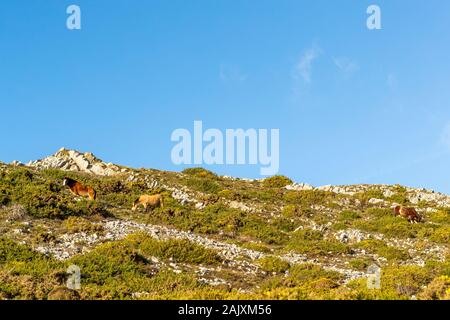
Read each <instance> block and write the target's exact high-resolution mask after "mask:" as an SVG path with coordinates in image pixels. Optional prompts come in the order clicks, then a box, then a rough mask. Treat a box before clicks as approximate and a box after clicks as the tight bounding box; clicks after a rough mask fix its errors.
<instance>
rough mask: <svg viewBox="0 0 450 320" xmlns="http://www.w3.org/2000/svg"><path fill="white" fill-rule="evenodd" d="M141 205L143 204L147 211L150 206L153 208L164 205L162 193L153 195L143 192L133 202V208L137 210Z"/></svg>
mask: <svg viewBox="0 0 450 320" xmlns="http://www.w3.org/2000/svg"><path fill="white" fill-rule="evenodd" d="M139 205H142V206H143V207H144V209H145V211H147V208H148V207H150V208H152V209H153V208H157V207H161V208H163V207H164V203H163V198H162V195H160V194H155V195H153V196H150V195H147V194H143V195H142V196H140V197H139V198H138V199H136V201H134V202H133V208H131V210H133V211H136V209H137V208H138V206H139Z"/></svg>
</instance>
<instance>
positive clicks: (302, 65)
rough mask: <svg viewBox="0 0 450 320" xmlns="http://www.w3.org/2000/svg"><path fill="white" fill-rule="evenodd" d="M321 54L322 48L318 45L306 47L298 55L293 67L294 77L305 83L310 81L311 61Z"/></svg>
mask: <svg viewBox="0 0 450 320" xmlns="http://www.w3.org/2000/svg"><path fill="white" fill-rule="evenodd" d="M321 54H322V49H321V48H319V47H318V46H315V45H314V46H312V47H311V48H309V49H307V50H306V51H305V52H304V53H303V54H302V55H301V57H300V59H299V61H298V62H297V64H296V65H295V68H294V74H293V77H294V79H296V80H298V79H302V80H303V81H304V82H306V83H311V75H312V68H313V62H314V60H316V59H317V58H318V57H319V56H320V55H321Z"/></svg>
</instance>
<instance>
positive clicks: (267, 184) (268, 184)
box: [262, 175, 292, 188]
mask: <svg viewBox="0 0 450 320" xmlns="http://www.w3.org/2000/svg"><path fill="white" fill-rule="evenodd" d="M262 184H263V187H264V188H283V187H285V186H287V185H290V184H292V180H291V179H289V178H288V177H285V176H279V175H278V176H273V177H270V178H266V179H264V180H263V181H262Z"/></svg>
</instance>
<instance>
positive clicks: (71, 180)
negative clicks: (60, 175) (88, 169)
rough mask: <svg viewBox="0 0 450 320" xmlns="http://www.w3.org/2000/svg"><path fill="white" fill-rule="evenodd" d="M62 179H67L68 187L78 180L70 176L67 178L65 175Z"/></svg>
mask: <svg viewBox="0 0 450 320" xmlns="http://www.w3.org/2000/svg"><path fill="white" fill-rule="evenodd" d="M64 180H67V185H68V186H69V187H72V186H73V185H74V184H76V183H79V182H78V181H76V180H74V179H72V178H69V177H65V178H64Z"/></svg>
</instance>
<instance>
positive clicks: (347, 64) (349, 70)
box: [333, 57, 359, 76]
mask: <svg viewBox="0 0 450 320" xmlns="http://www.w3.org/2000/svg"><path fill="white" fill-rule="evenodd" d="M333 62H334V64H335V65H336V67H337V68H338V69H339V70H340V71H342V72H343V73H344V74H345V75H346V76H351V75H352V74H353V73H355V72H357V71H358V70H359V65H358V64H357V63H356V62H355V61H352V60H350V59H349V58H346V57H339V58H336V57H333Z"/></svg>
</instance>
